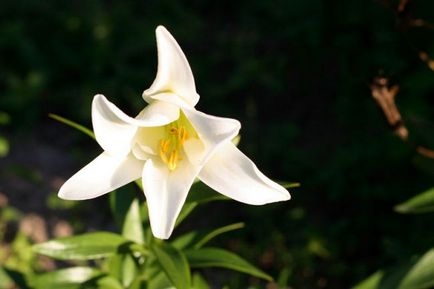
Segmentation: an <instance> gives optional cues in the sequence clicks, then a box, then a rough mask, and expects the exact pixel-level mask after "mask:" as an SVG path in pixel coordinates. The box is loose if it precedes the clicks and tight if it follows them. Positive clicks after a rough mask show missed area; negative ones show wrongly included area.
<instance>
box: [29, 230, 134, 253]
mask: <svg viewBox="0 0 434 289" xmlns="http://www.w3.org/2000/svg"><path fill="white" fill-rule="evenodd" d="M127 242H129V241H128V240H127V239H125V238H124V237H122V236H120V235H117V234H114V233H109V232H95V233H87V234H83V235H78V236H73V237H67V238H60V239H55V240H51V241H48V242H45V243H41V244H37V245H35V246H34V247H33V250H34V251H35V252H37V253H39V254H42V255H45V256H49V257H52V258H55V259H60V260H92V259H98V258H103V257H107V256H110V255H112V254H114V253H116V252H117V250H118V248H119V247H120V246H121V245H122V244H125V243H127Z"/></svg>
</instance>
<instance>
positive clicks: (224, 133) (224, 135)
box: [183, 109, 241, 165]
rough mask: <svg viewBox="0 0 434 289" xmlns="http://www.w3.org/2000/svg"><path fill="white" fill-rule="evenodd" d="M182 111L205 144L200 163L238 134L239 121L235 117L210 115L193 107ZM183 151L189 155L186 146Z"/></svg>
mask: <svg viewBox="0 0 434 289" xmlns="http://www.w3.org/2000/svg"><path fill="white" fill-rule="evenodd" d="M183 112H184V114H185V115H186V116H187V118H188V120H189V121H190V122H191V124H192V125H193V127H194V129H195V130H196V132H197V134H198V135H199V138H200V140H201V141H202V142H203V145H204V146H205V153H204V154H203V159H202V162H201V163H202V165H203V164H204V163H205V162H206V161H207V160H208V159H209V158H210V157H211V155H212V154H213V153H214V150H216V149H217V148H218V147H219V146H220V145H222V144H224V143H226V142H230V141H231V140H232V139H233V138H234V137H235V136H236V135H238V132H239V130H240V128H241V124H240V122H239V121H238V120H235V119H231V118H223V117H217V116H212V115H208V114H205V113H203V112H200V111H197V110H195V109H183ZM185 152H186V154H187V155H188V156H189V150H188V148H187V149H186V150H185ZM189 157H190V156H189Z"/></svg>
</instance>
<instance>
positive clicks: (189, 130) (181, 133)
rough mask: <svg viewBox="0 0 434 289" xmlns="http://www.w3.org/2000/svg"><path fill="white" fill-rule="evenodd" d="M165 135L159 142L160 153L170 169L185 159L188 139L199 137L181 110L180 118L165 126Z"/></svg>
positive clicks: (173, 168)
mask: <svg viewBox="0 0 434 289" xmlns="http://www.w3.org/2000/svg"><path fill="white" fill-rule="evenodd" d="M164 130H165V133H164V135H165V137H164V138H162V139H160V141H159V143H158V154H159V156H160V158H161V160H162V161H163V162H164V163H165V164H166V165H167V167H168V168H169V170H170V171H173V170H175V169H176V167H177V166H178V162H179V161H181V160H182V159H183V154H184V150H183V146H184V143H185V141H186V140H188V139H189V138H191V137H197V134H196V131H195V130H194V128H193V127H192V125H191V124H190V122H189V121H188V119H187V118H186V116H185V115H184V114H183V113H182V112H181V114H180V116H179V119H178V120H176V121H174V122H172V123H169V124H168V125H165V126H164Z"/></svg>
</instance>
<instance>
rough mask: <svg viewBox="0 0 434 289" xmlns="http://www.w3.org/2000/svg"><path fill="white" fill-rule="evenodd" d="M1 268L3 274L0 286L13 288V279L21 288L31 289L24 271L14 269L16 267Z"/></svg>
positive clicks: (0, 278) (0, 277)
mask: <svg viewBox="0 0 434 289" xmlns="http://www.w3.org/2000/svg"><path fill="white" fill-rule="evenodd" d="M0 270H1V276H0V280H1V282H0V286H3V287H4V288H9V287H10V288H13V287H12V286H10V285H12V284H11V281H12V282H13V283H14V284H15V285H16V286H17V287H18V288H21V289H29V288H30V287H29V286H28V284H27V283H28V281H27V279H26V276H25V275H24V273H22V272H20V271H17V270H14V269H10V268H7V267H3V268H2V267H0Z"/></svg>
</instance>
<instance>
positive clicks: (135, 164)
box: [59, 152, 144, 200]
mask: <svg viewBox="0 0 434 289" xmlns="http://www.w3.org/2000/svg"><path fill="white" fill-rule="evenodd" d="M143 164H144V162H143V161H139V160H137V159H136V158H134V157H133V156H131V155H129V156H127V157H121V158H117V157H113V156H111V155H109V154H108V153H106V152H104V153H102V154H100V155H99V156H98V157H97V158H96V159H94V160H93V161H92V162H90V163H89V164H88V165H87V166H85V167H84V168H82V169H81V170H80V171H78V172H77V173H76V174H75V175H73V176H72V177H71V178H70V179H69V180H67V181H66V182H65V183H64V184H63V186H62V187H61V188H60V190H59V197H60V198H62V199H65V200H86V199H92V198H96V197H98V196H100V195H103V194H106V193H108V192H111V191H113V190H115V189H117V188H119V187H121V186H123V185H126V184H128V183H129V182H132V181H134V180H137V179H139V178H140V176H141V173H142V169H143Z"/></svg>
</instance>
